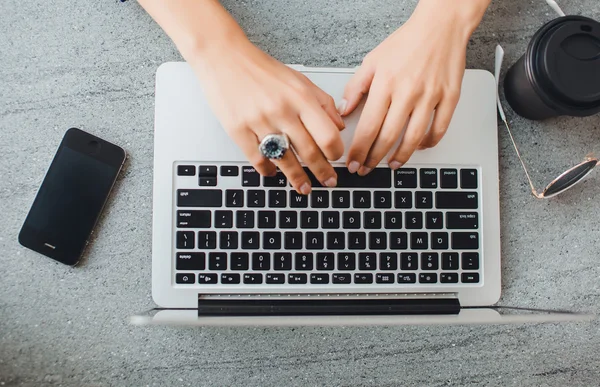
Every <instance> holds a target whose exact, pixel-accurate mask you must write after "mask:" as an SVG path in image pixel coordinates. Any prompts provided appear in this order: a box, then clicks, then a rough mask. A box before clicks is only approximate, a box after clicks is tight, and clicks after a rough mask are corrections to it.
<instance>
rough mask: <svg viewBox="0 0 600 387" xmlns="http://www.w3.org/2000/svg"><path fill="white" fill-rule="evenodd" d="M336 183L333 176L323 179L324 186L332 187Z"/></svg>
mask: <svg viewBox="0 0 600 387" xmlns="http://www.w3.org/2000/svg"><path fill="white" fill-rule="evenodd" d="M336 185H337V179H336V178H335V177H333V176H332V177H330V178H329V179H327V180H325V187H330V188H333V187H335V186H336Z"/></svg>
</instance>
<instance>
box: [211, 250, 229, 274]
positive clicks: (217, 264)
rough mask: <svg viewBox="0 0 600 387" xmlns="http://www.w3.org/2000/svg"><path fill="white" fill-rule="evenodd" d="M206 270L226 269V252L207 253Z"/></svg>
mask: <svg viewBox="0 0 600 387" xmlns="http://www.w3.org/2000/svg"><path fill="white" fill-rule="evenodd" d="M208 270H227V253H210V254H208Z"/></svg>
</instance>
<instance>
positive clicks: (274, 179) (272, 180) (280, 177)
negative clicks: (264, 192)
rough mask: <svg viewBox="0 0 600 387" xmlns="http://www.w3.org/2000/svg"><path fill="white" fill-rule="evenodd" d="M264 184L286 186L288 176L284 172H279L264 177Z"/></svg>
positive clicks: (267, 185) (266, 185)
mask: <svg viewBox="0 0 600 387" xmlns="http://www.w3.org/2000/svg"><path fill="white" fill-rule="evenodd" d="M263 186H265V187H286V186H287V178H286V177H285V175H284V174H283V172H277V174H276V175H275V176H265V177H264V178H263Z"/></svg>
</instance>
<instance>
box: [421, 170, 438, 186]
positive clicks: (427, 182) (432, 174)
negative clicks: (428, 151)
mask: <svg viewBox="0 0 600 387" xmlns="http://www.w3.org/2000/svg"><path fill="white" fill-rule="evenodd" d="M420 175H421V176H420V178H421V179H420V180H421V188H437V169H435V168H421V170H420Z"/></svg>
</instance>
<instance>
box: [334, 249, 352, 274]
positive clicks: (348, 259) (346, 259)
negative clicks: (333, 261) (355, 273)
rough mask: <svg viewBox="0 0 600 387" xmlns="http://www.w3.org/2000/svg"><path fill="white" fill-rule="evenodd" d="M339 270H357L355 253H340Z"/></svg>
mask: <svg viewBox="0 0 600 387" xmlns="http://www.w3.org/2000/svg"><path fill="white" fill-rule="evenodd" d="M337 258H338V262H337V268H338V270H342V271H346V270H355V269H356V255H355V254H354V253H338V256H337Z"/></svg>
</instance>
